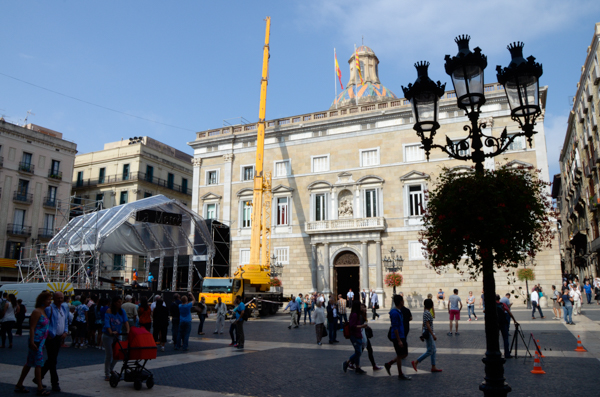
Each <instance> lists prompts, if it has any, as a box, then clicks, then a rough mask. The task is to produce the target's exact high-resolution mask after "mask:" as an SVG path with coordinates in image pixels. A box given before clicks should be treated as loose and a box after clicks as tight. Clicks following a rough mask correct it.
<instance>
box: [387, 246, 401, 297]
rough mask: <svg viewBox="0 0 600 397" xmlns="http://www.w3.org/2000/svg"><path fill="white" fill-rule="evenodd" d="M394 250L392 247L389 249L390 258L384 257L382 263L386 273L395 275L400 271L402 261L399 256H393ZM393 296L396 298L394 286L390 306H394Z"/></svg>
mask: <svg viewBox="0 0 600 397" xmlns="http://www.w3.org/2000/svg"><path fill="white" fill-rule="evenodd" d="M395 254H396V250H395V249H394V247H392V249H390V256H386V257H385V258H383V262H384V263H385V268H386V269H387V271H388V272H392V273H394V274H396V272H397V271H402V264H403V263H404V259H402V256H401V255H395ZM394 296H396V285H395V284H394V286H393V296H392V306H394Z"/></svg>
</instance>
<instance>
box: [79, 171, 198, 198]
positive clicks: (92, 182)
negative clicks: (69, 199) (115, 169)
mask: <svg viewBox="0 0 600 397" xmlns="http://www.w3.org/2000/svg"><path fill="white" fill-rule="evenodd" d="M140 181H141V182H147V183H151V184H153V185H157V186H161V187H164V188H167V189H170V190H173V191H176V192H180V193H183V194H186V195H188V196H191V195H192V189H190V188H185V187H183V186H181V185H177V184H175V183H169V181H168V180H166V179H160V178H156V177H153V176H152V175H149V174H146V173H145V172H129V173H126V174H117V175H107V176H104V177H103V178H101V179H84V180H78V181H75V182H74V183H73V187H74V188H82V187H83V188H86V187H93V186H97V185H102V184H114V183H127V182H140Z"/></svg>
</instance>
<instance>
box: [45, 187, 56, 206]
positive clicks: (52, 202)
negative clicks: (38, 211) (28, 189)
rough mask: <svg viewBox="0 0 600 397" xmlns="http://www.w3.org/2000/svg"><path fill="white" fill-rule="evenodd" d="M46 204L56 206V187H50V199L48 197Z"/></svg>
mask: <svg viewBox="0 0 600 397" xmlns="http://www.w3.org/2000/svg"><path fill="white" fill-rule="evenodd" d="M46 202H47V203H48V204H50V205H55V203H56V186H48V197H46Z"/></svg>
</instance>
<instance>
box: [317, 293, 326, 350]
mask: <svg viewBox="0 0 600 397" xmlns="http://www.w3.org/2000/svg"><path fill="white" fill-rule="evenodd" d="M325 316H326V314H325V308H324V307H323V304H322V303H321V302H317V306H316V307H315V310H314V318H315V322H314V324H315V332H316V334H317V345H319V346H321V340H322V339H323V336H325V335H327V331H325Z"/></svg>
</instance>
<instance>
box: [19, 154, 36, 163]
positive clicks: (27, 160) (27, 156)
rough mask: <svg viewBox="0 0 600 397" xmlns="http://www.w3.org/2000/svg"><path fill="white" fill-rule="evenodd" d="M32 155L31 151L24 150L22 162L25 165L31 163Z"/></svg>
mask: <svg viewBox="0 0 600 397" xmlns="http://www.w3.org/2000/svg"><path fill="white" fill-rule="evenodd" d="M32 157H33V156H32V154H31V153H27V152H23V157H22V158H21V162H22V163H23V165H31V159H32Z"/></svg>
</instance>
